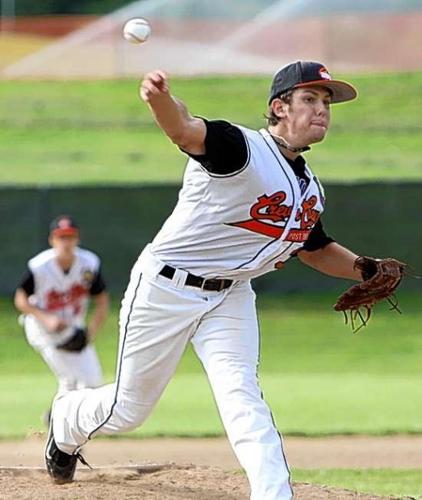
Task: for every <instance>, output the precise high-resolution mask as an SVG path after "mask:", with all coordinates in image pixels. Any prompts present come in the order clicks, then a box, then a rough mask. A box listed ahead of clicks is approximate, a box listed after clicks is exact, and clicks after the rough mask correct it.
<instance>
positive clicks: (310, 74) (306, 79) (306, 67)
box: [268, 61, 358, 104]
mask: <svg viewBox="0 0 422 500" xmlns="http://www.w3.org/2000/svg"><path fill="white" fill-rule="evenodd" d="M315 86H320V87H326V88H327V89H329V90H330V93H331V97H332V98H331V102H332V103H337V102H345V101H351V100H352V99H355V97H357V95H358V94H357V92H356V89H355V88H354V87H353V85H350V83H347V82H343V81H340V80H333V79H332V78H331V75H330V73H329V72H328V70H327V68H326V67H325V66H324V65H323V64H321V63H318V62H312V61H297V62H295V63H292V64H288V65H287V66H284V68H281V69H280V70H279V71H277V73H276V74H275V75H274V78H273V81H272V84H271V89H270V99H269V101H268V103H269V104H270V103H271V102H272V101H273V99H275V98H276V97H279V96H280V95H281V94H284V93H285V92H287V91H288V90H291V89H296V88H301V87H315Z"/></svg>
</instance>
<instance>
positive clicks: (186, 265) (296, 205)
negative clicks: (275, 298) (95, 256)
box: [151, 127, 324, 280]
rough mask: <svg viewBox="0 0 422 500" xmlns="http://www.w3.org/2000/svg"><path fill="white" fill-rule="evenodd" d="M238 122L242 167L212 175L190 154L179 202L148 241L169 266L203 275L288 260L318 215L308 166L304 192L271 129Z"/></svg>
mask: <svg viewBox="0 0 422 500" xmlns="http://www.w3.org/2000/svg"><path fill="white" fill-rule="evenodd" d="M239 128H240V129H241V130H242V132H243V134H244V135H245V138H246V143H247V146H248V150H249V153H248V160H247V163H246V165H245V166H244V167H243V168H242V169H241V170H240V171H238V172H236V173H233V174H228V175H215V174H212V173H209V172H207V171H206V170H205V169H204V168H203V167H202V166H201V164H200V163H198V162H197V161H195V160H193V159H189V161H188V164H187V167H186V171H185V176H184V182H183V187H182V189H181V191H180V193H179V200H178V203H177V205H176V207H175V209H174V211H173V213H172V214H171V215H170V217H169V218H168V219H167V221H166V222H165V224H164V225H163V227H162V229H161V231H160V232H159V233H158V234H157V236H156V237H155V239H154V240H153V242H152V244H151V252H152V253H153V255H155V256H156V257H158V258H159V259H161V260H162V261H164V262H166V263H167V264H170V265H172V266H174V267H177V268H180V269H184V270H187V271H189V272H191V273H193V274H196V275H198V276H203V277H208V278H209V277H221V278H230V279H234V280H245V279H250V278H254V277H256V276H260V275H262V274H265V273H267V272H269V271H272V270H275V269H277V265H278V263H282V262H285V261H286V260H288V259H289V257H291V256H292V254H294V253H295V252H296V251H297V250H299V249H300V248H301V247H302V246H303V244H304V243H305V241H306V240H307V238H308V236H309V233H310V232H311V230H312V228H313V227H314V225H315V224H316V222H317V221H318V219H319V217H320V215H321V213H322V211H323V209H324V193H323V189H322V187H321V185H320V183H319V181H318V179H317V178H316V177H315V176H314V174H313V173H312V171H311V170H310V168H309V167H308V166H306V168H305V172H306V175H307V177H308V178H309V184H308V186H307V188H306V190H305V191H304V192H301V188H300V185H299V182H298V180H297V178H296V176H295V173H294V171H293V170H292V168H291V167H290V165H289V163H288V162H287V160H286V159H285V158H284V157H283V155H282V154H281V153H280V151H279V150H278V147H277V145H276V143H275V142H274V140H273V139H272V137H271V136H270V134H269V132H268V131H267V130H265V129H262V130H260V131H259V132H258V131H254V130H250V129H246V128H243V127H239Z"/></svg>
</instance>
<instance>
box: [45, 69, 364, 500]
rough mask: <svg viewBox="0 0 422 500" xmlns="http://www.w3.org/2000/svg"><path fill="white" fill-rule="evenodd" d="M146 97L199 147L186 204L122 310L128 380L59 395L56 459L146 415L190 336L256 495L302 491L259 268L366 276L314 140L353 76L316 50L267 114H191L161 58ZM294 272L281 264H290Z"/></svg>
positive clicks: (169, 131)
mask: <svg viewBox="0 0 422 500" xmlns="http://www.w3.org/2000/svg"><path fill="white" fill-rule="evenodd" d="M140 96H141V98H142V99H143V100H144V101H145V102H146V103H147V104H148V106H149V108H150V110H151V112H152V114H153V116H154V117H155V120H156V121H157V123H158V125H159V127H161V129H162V130H163V132H164V133H165V134H166V135H167V136H168V137H169V138H170V139H171V140H172V141H173V142H174V143H175V144H176V145H177V146H178V147H179V148H180V149H181V151H182V152H183V153H185V154H186V155H187V156H188V157H189V159H188V162H187V166H186V171H185V174H184V180H183V186H182V189H181V191H180V195H179V200H178V203H177V205H176V207H175V209H174V211H173V213H172V214H171V215H170V217H169V218H168V220H167V221H166V222H165V223H164V225H163V227H162V229H161V230H160V232H159V233H158V234H157V236H156V237H155V239H154V240H153V241H152V243H151V244H149V245H147V247H146V248H145V249H144V250H143V251H142V253H141V255H140V257H139V259H138V261H137V262H136V264H135V265H134V267H133V269H132V273H131V277H130V281H129V285H128V287H127V290H126V293H125V296H124V299H123V302H122V308H121V312H120V345H119V354H118V366H117V372H116V381H115V383H114V384H112V385H106V386H103V387H101V388H99V389H82V390H80V391H73V392H71V393H67V394H64V395H59V396H58V397H57V398H56V399H55V403H54V406H53V415H52V422H51V425H50V430H49V436H48V440H47V445H46V452H45V458H46V464H47V470H48V472H49V474H50V476H51V477H52V478H53V480H54V481H55V482H57V483H64V482H68V481H71V480H72V478H73V475H74V472H75V467H76V461H77V458H80V455H79V449H80V448H81V446H82V445H84V443H86V442H87V440H89V439H91V438H93V437H94V436H97V435H105V434H114V433H116V432H121V431H129V430H131V429H134V428H135V427H137V426H139V425H140V424H142V422H144V420H145V419H146V418H147V416H148V415H149V414H150V412H151V411H152V409H153V408H154V406H155V404H156V403H157V401H158V399H159V398H160V396H161V394H162V392H163V390H164V389H165V387H166V385H167V383H168V382H169V380H170V378H171V377H172V375H173V373H174V371H175V369H176V367H177V365H178V363H179V360H180V358H181V356H182V354H183V352H184V350H185V348H186V345H187V344H188V342H192V344H193V347H194V349H195V352H196V353H197V355H198V357H199V358H200V360H201V362H202V364H203V366H204V368H205V370H206V373H207V376H208V378H209V381H210V384H211V387H212V390H213V393H214V396H215V400H216V402H217V406H218V409H219V412H220V415H221V418H222V421H223V424H224V427H225V429H226V432H227V436H228V438H229V440H230V443H231V445H232V447H233V449H234V452H235V453H236V455H237V458H238V459H239V462H240V464H241V465H242V467H243V468H244V469H245V471H246V474H247V477H248V479H249V483H250V487H251V499H253V500H275V499H277V500H281V499H290V498H292V495H293V493H292V487H291V483H290V472H289V468H288V465H287V462H286V458H285V454H284V451H283V443H282V439H281V437H280V434H279V433H278V431H277V429H276V427H275V424H274V421H273V418H272V415H271V412H270V410H269V408H268V406H267V404H266V403H265V401H264V399H263V397H262V393H261V389H260V387H259V383H258V378H257V367H258V360H259V332H258V324H257V316H256V310H255V294H254V292H253V290H252V288H251V283H250V282H251V279H252V278H255V277H257V276H260V275H262V274H264V273H267V272H269V271H273V270H276V269H281V268H282V267H283V266H284V265H285V264H286V262H287V261H288V260H289V259H290V258H293V257H297V258H299V259H300V261H301V262H303V263H304V264H307V265H309V266H311V267H313V268H315V269H317V270H319V271H321V272H323V273H326V274H329V275H332V276H337V277H342V278H350V279H355V280H360V279H361V275H360V273H359V272H358V271H357V270H355V269H354V262H355V260H356V258H357V255H355V254H354V253H353V252H351V251H349V250H347V249H346V248H344V247H342V246H341V245H339V244H338V243H336V242H335V241H334V240H333V239H331V238H330V237H328V236H327V235H326V233H325V232H324V229H323V226H322V223H321V220H320V217H321V213H322V211H323V209H324V203H325V200H324V191H323V188H322V186H321V184H320V182H319V181H318V179H317V177H316V175H315V174H314V173H313V172H312V170H311V169H310V167H309V166H308V165H307V164H306V161H305V159H304V158H303V156H302V153H304V152H305V151H307V150H309V148H310V145H311V144H314V143H318V142H320V141H322V140H323V139H324V137H325V135H326V133H327V130H328V127H329V125H330V106H331V105H332V104H334V103H339V102H344V101H349V100H352V99H354V98H355V97H356V91H355V89H354V88H353V87H352V86H351V85H350V84H348V83H346V82H342V81H338V80H333V79H332V77H331V76H330V74H329V72H328V70H327V69H326V68H325V67H324V66H323V65H322V64H319V63H316V62H296V63H293V64H289V65H288V66H286V67H284V68H282V69H281V70H280V71H278V72H277V73H276V74H275V76H274V79H273V81H272V85H271V90H270V95H269V101H268V127H267V128H265V129H261V130H259V131H256V130H251V129H248V128H245V127H242V126H239V125H236V124H232V123H229V122H227V121H223V120H206V119H204V118H198V117H194V116H192V115H191V114H190V113H189V111H188V110H187V108H186V106H185V105H184V104H183V102H181V101H180V100H178V99H177V98H176V97H174V96H172V94H171V92H170V86H169V80H168V78H167V76H166V74H165V73H164V72H162V71H159V70H158V71H154V72H152V73H149V74H147V75H146V76H145V78H144V80H143V82H142V84H141V88H140ZM280 279H282V275H281V276H280Z"/></svg>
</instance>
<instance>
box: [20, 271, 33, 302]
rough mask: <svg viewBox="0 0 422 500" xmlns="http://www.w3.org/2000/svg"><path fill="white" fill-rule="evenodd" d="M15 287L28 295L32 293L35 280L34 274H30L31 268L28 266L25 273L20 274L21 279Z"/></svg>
mask: <svg viewBox="0 0 422 500" xmlns="http://www.w3.org/2000/svg"><path fill="white" fill-rule="evenodd" d="M17 288H21V289H22V290H23V291H24V292H25V293H26V295H28V297H30V296H31V295H34V293H35V281H34V275H33V274H32V272H31V270H30V269H29V268H28V269H27V270H26V272H25V274H24V275H23V276H22V279H21V280H20V282H19V284H18V286H17Z"/></svg>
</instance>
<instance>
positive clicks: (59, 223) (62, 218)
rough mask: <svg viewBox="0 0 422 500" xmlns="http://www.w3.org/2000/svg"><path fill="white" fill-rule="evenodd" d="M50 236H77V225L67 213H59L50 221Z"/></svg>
mask: <svg viewBox="0 0 422 500" xmlns="http://www.w3.org/2000/svg"><path fill="white" fill-rule="evenodd" d="M50 235H51V236H79V227H78V225H77V224H76V222H75V221H74V220H73V219H72V217H70V216H69V215H59V216H58V217H56V218H55V219H53V220H52V221H51V224H50Z"/></svg>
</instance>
